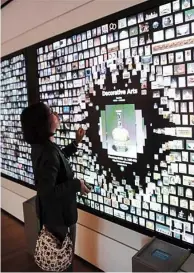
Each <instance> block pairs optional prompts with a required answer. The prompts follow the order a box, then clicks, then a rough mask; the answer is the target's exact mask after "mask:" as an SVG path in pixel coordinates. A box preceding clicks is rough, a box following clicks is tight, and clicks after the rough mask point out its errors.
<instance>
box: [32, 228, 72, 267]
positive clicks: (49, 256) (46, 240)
mask: <svg viewBox="0 0 194 273" xmlns="http://www.w3.org/2000/svg"><path fill="white" fill-rule="evenodd" d="M34 259H35V263H36V264H37V265H38V266H39V267H40V268H41V269H42V270H44V271H50V272H53V271H55V272H60V271H65V270H66V269H67V268H68V267H69V266H70V265H71V263H72V259H73V243H72V240H71V238H70V235H69V232H68V233H67V235H66V237H65V239H64V241H63V242H62V243H61V242H60V241H59V240H58V239H57V238H56V237H55V236H54V235H53V234H51V233H50V232H49V231H48V230H47V229H46V227H45V226H43V228H42V230H41V232H40V235H39V237H38V239H37V242H36V248H35V253H34Z"/></svg>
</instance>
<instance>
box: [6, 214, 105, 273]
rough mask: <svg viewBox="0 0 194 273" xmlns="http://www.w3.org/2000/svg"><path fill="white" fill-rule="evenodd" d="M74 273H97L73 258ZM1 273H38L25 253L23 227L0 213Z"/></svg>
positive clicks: (84, 263)
mask: <svg viewBox="0 0 194 273" xmlns="http://www.w3.org/2000/svg"><path fill="white" fill-rule="evenodd" d="M74 271H76V272H99V271H100V270H98V269H96V268H95V267H93V266H92V265H90V264H88V263H87V262H85V261H83V260H81V259H80V258H78V257H76V258H75V266H74ZM1 272H40V269H39V268H38V267H37V266H36V264H35V263H34V261H33V258H32V257H31V256H30V255H29V254H28V253H27V252H26V242H25V234H24V226H23V224H22V223H20V222H19V221H17V220H16V219H14V218H13V217H11V216H9V215H8V214H7V213H5V212H3V211H1Z"/></svg>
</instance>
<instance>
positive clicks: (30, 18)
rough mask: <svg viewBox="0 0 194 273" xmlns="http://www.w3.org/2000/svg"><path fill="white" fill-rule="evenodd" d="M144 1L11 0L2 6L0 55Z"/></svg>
mask: <svg viewBox="0 0 194 273" xmlns="http://www.w3.org/2000/svg"><path fill="white" fill-rule="evenodd" d="M144 1H145V0H54V1H53V0H14V1H12V2H11V3H10V4H8V5H7V6H6V7H5V8H3V9H2V30H1V33H2V36H1V39H2V42H1V43H2V49H1V50H2V56H4V55H7V54H8V53H11V52H14V51H16V50H19V49H21V48H24V47H26V46H29V45H32V44H34V43H37V42H39V41H42V40H44V39H47V38H49V37H52V36H55V35H57V34H60V33H63V32H65V31H67V30H70V29H73V28H75V27H78V26H81V25H83V24H86V23H89V22H91V21H94V20H96V19H99V18H102V17H104V16H106V15H109V14H111V13H115V12H117V11H119V10H122V9H125V8H127V7H130V6H133V5H135V4H138V3H141V2H144Z"/></svg>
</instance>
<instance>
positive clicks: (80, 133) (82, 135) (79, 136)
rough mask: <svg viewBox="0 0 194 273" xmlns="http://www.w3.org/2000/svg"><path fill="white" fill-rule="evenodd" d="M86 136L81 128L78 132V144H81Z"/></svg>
mask: <svg viewBox="0 0 194 273" xmlns="http://www.w3.org/2000/svg"><path fill="white" fill-rule="evenodd" d="M84 136H85V131H84V129H82V128H79V129H78V130H77V132H76V143H77V144H79V143H80V142H81V141H82V139H83V137H84Z"/></svg>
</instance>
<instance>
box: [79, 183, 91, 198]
mask: <svg viewBox="0 0 194 273" xmlns="http://www.w3.org/2000/svg"><path fill="white" fill-rule="evenodd" d="M80 183H81V190H80V192H81V194H82V195H87V194H88V193H89V192H90V189H88V187H87V186H86V185H85V183H84V180H80Z"/></svg>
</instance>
